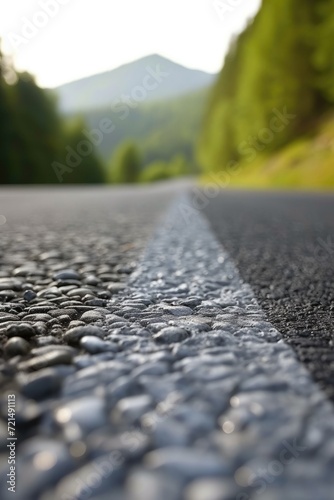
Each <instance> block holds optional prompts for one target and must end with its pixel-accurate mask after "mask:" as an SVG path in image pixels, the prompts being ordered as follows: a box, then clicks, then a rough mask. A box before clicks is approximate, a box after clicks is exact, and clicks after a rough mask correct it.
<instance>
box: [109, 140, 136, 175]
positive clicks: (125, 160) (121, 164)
mask: <svg viewBox="0 0 334 500" xmlns="http://www.w3.org/2000/svg"><path fill="white" fill-rule="evenodd" d="M140 171H141V157H140V153H139V151H138V148H137V146H136V145H135V144H134V143H132V142H124V143H123V144H121V145H120V146H119V147H118V149H117V150H116V152H115V153H114V155H113V157H112V160H111V164H110V170H109V181H110V182H114V183H118V184H119V183H121V184H126V183H134V182H138V180H139V176H140Z"/></svg>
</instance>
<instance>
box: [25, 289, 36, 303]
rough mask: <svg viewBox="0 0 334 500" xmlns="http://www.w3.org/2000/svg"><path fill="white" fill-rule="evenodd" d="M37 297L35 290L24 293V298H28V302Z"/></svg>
mask: <svg viewBox="0 0 334 500" xmlns="http://www.w3.org/2000/svg"><path fill="white" fill-rule="evenodd" d="M36 297H37V293H36V292H34V291H33V290H26V291H25V292H24V294H23V298H24V300H26V301H27V302H31V301H32V300H34V299H35V298H36Z"/></svg>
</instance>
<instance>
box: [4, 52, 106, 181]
mask: <svg viewBox="0 0 334 500" xmlns="http://www.w3.org/2000/svg"><path fill="white" fill-rule="evenodd" d="M84 127H85V125H84V123H80V122H79V121H75V122H74V123H71V124H70V125H65V124H64V123H63V121H62V119H61V118H60V116H59V115H58V113H57V111H56V103H55V101H54V98H53V96H52V95H51V94H49V93H47V92H45V91H43V90H42V89H40V88H39V87H38V86H37V85H36V84H35V82H34V79H33V78H32V76H30V75H29V74H27V73H23V74H20V73H17V72H16V71H15V70H14V68H13V66H12V65H11V64H10V63H9V62H8V61H7V60H6V58H5V57H4V56H3V54H2V53H1V51H0V184H43V183H47V184H54V183H57V184H58V183H60V182H66V183H99V182H104V180H105V174H104V171H103V168H102V165H101V163H100V161H99V159H98V158H97V156H96V155H95V154H94V151H91V152H90V153H89V156H88V155H85V154H81V155H78V153H77V148H78V144H80V141H83V140H84V139H85V137H84V135H83V133H82V130H83V129H84ZM66 158H67V160H66ZM68 160H70V161H71V160H72V164H69V163H68Z"/></svg>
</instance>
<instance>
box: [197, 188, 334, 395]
mask: <svg viewBox="0 0 334 500" xmlns="http://www.w3.org/2000/svg"><path fill="white" fill-rule="evenodd" d="M196 202H197V203H198V200H194V199H193V200H192V203H193V204H195V203H196ZM204 204H205V205H206V206H205V208H204V213H205V214H206V216H207V217H208V219H209V221H210V223H211V225H212V228H213V229H214V231H215V233H216V236H217V237H218V238H219V240H220V241H221V242H222V244H223V245H224V248H225V249H226V250H227V251H228V252H229V254H230V256H231V257H232V259H233V260H234V262H235V264H236V265H237V267H238V270H239V272H240V274H241V277H242V278H243V280H244V281H245V282H247V283H249V284H250V285H251V287H252V289H253V291H254V293H255V296H256V298H257V300H258V302H259V304H260V305H261V306H262V308H263V309H264V310H265V311H266V313H267V316H268V318H269V319H270V321H271V323H272V324H273V325H274V326H275V327H276V328H277V329H278V330H279V331H280V333H281V334H282V335H283V337H284V339H285V341H286V342H287V343H288V344H289V345H291V346H292V347H293V348H294V349H295V350H296V352H297V355H298V358H299V360H300V361H302V362H303V363H305V365H306V366H307V368H308V369H309V370H310V371H311V373H312V374H313V377H314V378H315V380H317V381H318V382H319V383H320V385H321V386H322V387H323V388H324V390H325V391H326V393H327V394H328V396H329V397H330V398H331V399H332V400H334V195H333V194H309V193H294V192H291V193H287V192H285V193H280V192H244V191H224V192H221V193H220V194H219V195H218V196H216V197H215V198H214V199H212V200H208V201H207V202H205V201H204Z"/></svg>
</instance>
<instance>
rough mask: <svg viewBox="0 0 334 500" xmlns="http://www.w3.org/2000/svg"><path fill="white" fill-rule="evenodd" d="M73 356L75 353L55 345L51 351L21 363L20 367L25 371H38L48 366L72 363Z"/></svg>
mask: <svg viewBox="0 0 334 500" xmlns="http://www.w3.org/2000/svg"><path fill="white" fill-rule="evenodd" d="M72 358H73V355H72V354H71V353H70V352H68V351H64V350H63V349H58V347H55V348H54V349H53V350H52V351H51V352H48V353H46V354H42V355H41V356H36V357H35V358H32V359H29V360H28V361H23V362H22V363H19V366H18V368H19V370H23V371H37V370H41V369H42V368H46V367H47V366H54V365H68V364H71V363H72Z"/></svg>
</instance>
